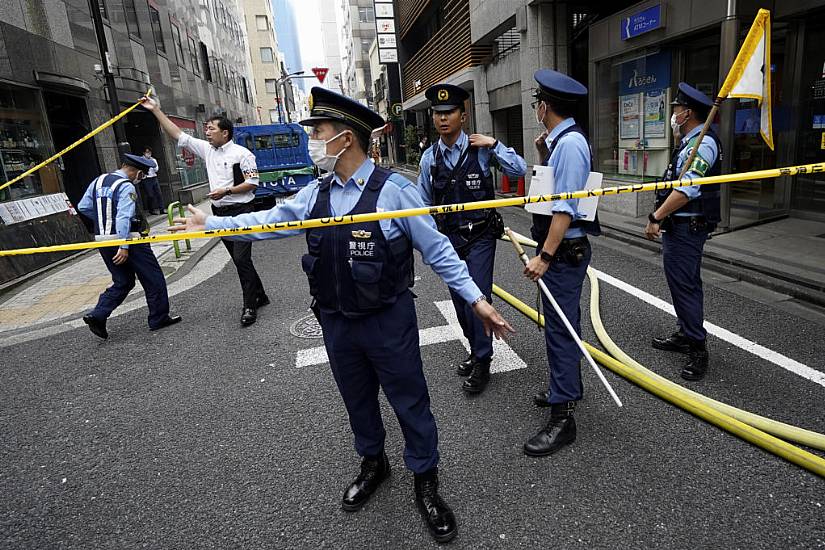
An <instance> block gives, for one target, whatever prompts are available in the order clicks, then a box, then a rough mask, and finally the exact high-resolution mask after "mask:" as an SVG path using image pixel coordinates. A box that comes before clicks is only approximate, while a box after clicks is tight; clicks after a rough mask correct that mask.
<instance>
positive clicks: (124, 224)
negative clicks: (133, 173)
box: [77, 170, 135, 248]
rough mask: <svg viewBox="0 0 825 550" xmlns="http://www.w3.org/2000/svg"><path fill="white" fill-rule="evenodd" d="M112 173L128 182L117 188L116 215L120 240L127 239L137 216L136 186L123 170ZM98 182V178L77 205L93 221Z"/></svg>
mask: <svg viewBox="0 0 825 550" xmlns="http://www.w3.org/2000/svg"><path fill="white" fill-rule="evenodd" d="M112 173H113V174H114V175H116V176H120V177H121V178H124V179H125V180H126V181H125V182H123V183H121V184H120V185H119V186H118V188H117V214H116V215H115V231H116V232H117V235H118V236H119V237H120V238H122V239H125V238H126V237H128V236H129V228H130V227H131V225H132V224H131V219H132V216H134V215H135V200H134V199H133V198H132V196H133V195H134V194H135V186H134V185H132V182H131V181H129V178H128V177H126V174H125V173H124V172H123V171H122V170H115V171H114V172H112ZM96 182H97V178H95V179H94V181H92V183H91V184H89V187H87V188H86V192H85V193H84V194H83V198H82V199H80V202H79V203H78V204H77V209H78V211H80V213H81V214H83V215H84V216H86V217H87V218H91V219H93V220H94V219H96V218H97V208H95V203H96V201H97V197H96V196H95V183H96ZM120 248H129V245H128V244H124V245H121V247H120Z"/></svg>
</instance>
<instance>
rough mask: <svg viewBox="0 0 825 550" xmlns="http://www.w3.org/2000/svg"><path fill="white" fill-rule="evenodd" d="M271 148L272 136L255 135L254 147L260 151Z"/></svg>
mask: <svg viewBox="0 0 825 550" xmlns="http://www.w3.org/2000/svg"><path fill="white" fill-rule="evenodd" d="M271 148H272V137H271V136H255V149H257V150H258V151H260V150H261V149H271Z"/></svg>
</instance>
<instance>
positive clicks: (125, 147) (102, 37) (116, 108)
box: [89, 0, 131, 162]
mask: <svg viewBox="0 0 825 550" xmlns="http://www.w3.org/2000/svg"><path fill="white" fill-rule="evenodd" d="M89 9H90V10H91V12H92V22H93V23H94V27H95V36H96V38H97V48H98V50H99V51H100V60H101V64H102V65H103V81H104V82H105V84H106V91H107V92H108V95H109V108H110V110H111V113H112V116H113V117H114V116H117V115H118V114H119V113H120V102H119V101H118V98H117V87H116V86H115V75H113V74H112V71H111V70H110V69H109V47H108V46H107V45H106V33H105V31H104V29H103V18H102V17H101V16H100V3H99V2H98V0H89ZM113 128H114V130H115V141H117V149H118V153H119V155H118V156H119V157H122V156H123V154H124V153H129V152H130V151H131V147H130V146H129V142H128V141H127V140H126V130H124V128H123V121H122V120H119V121H117V122H116V123H115V124H114V126H113ZM118 162H120V159H118Z"/></svg>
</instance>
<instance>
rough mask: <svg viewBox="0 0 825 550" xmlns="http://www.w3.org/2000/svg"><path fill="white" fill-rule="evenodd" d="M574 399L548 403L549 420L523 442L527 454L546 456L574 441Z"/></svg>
mask: <svg viewBox="0 0 825 550" xmlns="http://www.w3.org/2000/svg"><path fill="white" fill-rule="evenodd" d="M575 409H576V402H575V401H568V402H567V403H553V404H552V405H550V421H549V422H548V423H547V425H546V426H545V427H544V428H542V429H541V430H540V431H539V433H537V434H536V435H534V436H533V437H531V438H530V439H529V440H528V441H527V443H525V444H524V454H526V455H527V456H548V455H551V454H553V453H555V452H556V451H558V450H559V449H561V448H563V447H566V446H567V445H570V444H571V443H573V442H574V441H576V419H575V418H574V417H573V411H574V410H575Z"/></svg>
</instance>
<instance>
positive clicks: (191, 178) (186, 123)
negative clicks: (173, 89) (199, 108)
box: [169, 116, 208, 188]
mask: <svg viewBox="0 0 825 550" xmlns="http://www.w3.org/2000/svg"><path fill="white" fill-rule="evenodd" d="M169 118H170V120H172V122H174V123H175V124H177V125H178V127H180V129H181V130H183V131H184V132H186V133H187V134H189V135H190V136H192V137H196V138H200V139H205V136H204V135H202V132H201V133H198V132H197V125H196V124H195V121H194V120H187V119H185V118H179V117H173V116H170V117H169ZM175 169H176V170H177V172H178V174H179V175H180V182H181V187H183V188H187V187H191V186H193V185H198V184H200V183H203V182H205V181H207V179H208V176H207V175H206V163H205V162H204V160H203V159H202V158H200V157H199V156H197V155H196V154H195V153H193V152H192V151H190V150H189V149H180V148H178V147H177V146H176V147H175Z"/></svg>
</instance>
